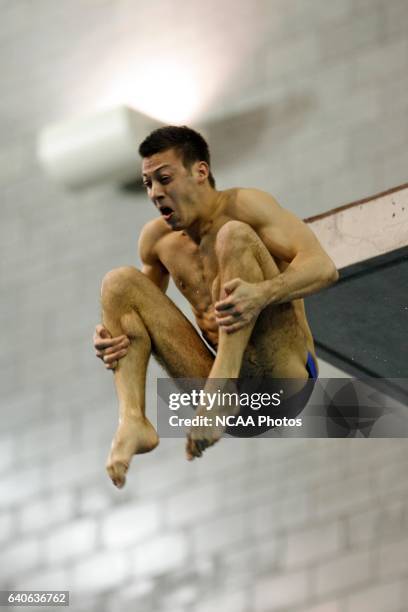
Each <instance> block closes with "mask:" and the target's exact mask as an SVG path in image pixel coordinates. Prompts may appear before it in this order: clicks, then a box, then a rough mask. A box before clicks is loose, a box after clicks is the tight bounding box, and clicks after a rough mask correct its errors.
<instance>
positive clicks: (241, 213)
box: [231, 187, 282, 226]
mask: <svg viewBox="0 0 408 612" xmlns="http://www.w3.org/2000/svg"><path fill="white" fill-rule="evenodd" d="M234 191H235V194H234V195H235V197H233V198H232V210H231V213H232V215H233V216H234V218H236V219H238V220H239V221H243V222H244V223H248V224H249V225H252V226H256V225H262V224H263V223H265V222H268V221H269V222H270V220H271V217H273V216H274V215H279V213H280V212H281V211H282V208H281V206H280V205H279V203H278V202H277V201H276V199H275V198H274V197H273V196H272V195H271V194H270V193H267V192H266V191H262V190H261V189H253V188H243V187H239V188H237V189H235V190H234Z"/></svg>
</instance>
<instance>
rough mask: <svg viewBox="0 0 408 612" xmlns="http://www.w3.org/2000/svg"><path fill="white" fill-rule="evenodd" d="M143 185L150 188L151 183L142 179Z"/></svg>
mask: <svg viewBox="0 0 408 612" xmlns="http://www.w3.org/2000/svg"><path fill="white" fill-rule="evenodd" d="M143 185H144V186H145V187H146V189H150V187H151V186H152V184H151V183H149V182H147V181H143Z"/></svg>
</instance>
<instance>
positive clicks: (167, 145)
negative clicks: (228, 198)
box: [139, 125, 215, 187]
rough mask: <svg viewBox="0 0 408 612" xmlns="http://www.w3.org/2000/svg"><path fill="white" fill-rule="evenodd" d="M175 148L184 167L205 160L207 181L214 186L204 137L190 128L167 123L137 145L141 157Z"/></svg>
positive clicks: (208, 152) (189, 166)
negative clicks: (207, 173) (208, 170)
mask: <svg viewBox="0 0 408 612" xmlns="http://www.w3.org/2000/svg"><path fill="white" fill-rule="evenodd" d="M167 149H175V150H176V151H177V152H178V153H179V154H180V156H181V159H182V161H183V165H184V167H185V168H191V165H192V164H193V163H194V162H196V161H205V162H206V163H207V164H208V166H209V167H210V174H209V175H208V182H209V183H210V185H211V187H215V179H214V177H213V175H212V172H211V165H210V151H209V148H208V144H207V143H206V141H205V140H204V138H203V137H202V136H201V134H199V133H198V132H196V131H195V130H192V129H191V128H189V127H187V126H185V125H182V126H177V125H167V126H165V127H161V128H158V129H157V130H154V131H153V132H151V134H149V136H147V138H145V139H144V141H143V142H142V144H141V145H140V146H139V154H140V155H141V157H150V156H151V155H154V154H155V153H161V152H162V151H167Z"/></svg>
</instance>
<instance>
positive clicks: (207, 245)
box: [140, 189, 315, 378]
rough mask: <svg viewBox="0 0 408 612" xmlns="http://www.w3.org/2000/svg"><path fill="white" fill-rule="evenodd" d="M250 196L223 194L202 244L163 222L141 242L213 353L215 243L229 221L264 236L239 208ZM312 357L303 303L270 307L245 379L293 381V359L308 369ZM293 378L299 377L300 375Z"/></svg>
mask: <svg viewBox="0 0 408 612" xmlns="http://www.w3.org/2000/svg"><path fill="white" fill-rule="evenodd" d="M251 191H252V192H253V191H254V190H244V189H230V190H227V191H223V192H220V198H219V206H218V208H217V215H216V216H215V217H214V218H213V219H212V222H211V224H210V225H209V227H208V230H207V232H206V234H205V236H204V237H203V238H201V240H200V243H199V244H197V243H196V242H195V241H194V240H193V239H192V238H191V237H190V236H189V235H188V234H187V233H186V232H185V231H174V230H172V229H171V228H170V227H169V226H168V225H167V223H166V222H165V221H164V220H163V219H162V218H159V219H154V220H153V221H151V222H149V223H148V224H147V225H146V226H145V228H144V230H143V233H142V236H141V239H140V251H141V254H142V259H144V260H145V261H146V262H153V261H155V259H156V258H157V261H156V265H157V263H158V262H160V264H161V266H162V267H163V270H162V273H163V280H162V282H163V285H167V280H166V276H167V275H170V277H171V278H172V279H173V281H174V283H175V285H176V287H177V288H178V290H179V291H180V293H182V294H183V296H184V297H185V298H186V299H187V301H188V302H189V303H190V305H191V308H192V311H193V314H194V317H195V320H196V323H197V325H198V327H199V328H200V330H201V333H202V335H203V337H204V339H205V340H206V341H207V343H208V344H209V345H210V346H211V347H212V348H214V349H215V350H216V349H217V346H218V339H219V327H218V324H217V322H216V316H215V309H214V304H215V302H217V301H218V299H219V292H220V277H219V270H218V262H217V257H216V253H215V242H216V237H217V234H218V232H219V230H220V229H221V227H222V226H223V225H225V224H226V223H227V222H228V221H231V220H237V221H242V222H244V223H248V224H249V225H250V226H251V227H252V228H253V229H254V230H255V231H256V232H257V233H258V232H259V229H261V230H262V226H261V222H258V223H256V216H255V215H250V214H248V212H245V210H243V206H242V204H241V201H242V200H245V193H246V192H247V193H248V192H251ZM259 194H262V197H263V198H264V199H268V198H271V196H268V194H265V193H263V192H258V193H257V195H258V197H259ZM242 196H243V197H242ZM271 199H272V198H271ZM251 216H252V217H253V218H251ZM251 221H252V223H251ZM258 236H259V233H258ZM260 238H261V236H260ZM261 239H262V238H261ZM266 256H267V255H266ZM271 257H272V256H271ZM274 261H275V263H276V265H277V267H278V269H279V272H283V271H284V270H285V269H286V268H287V266H288V265H289V264H288V262H286V261H284V260H283V259H279V258H277V257H276V256H275V257H274ZM163 288H164V287H163ZM308 352H310V353H312V355H313V356H314V357H315V349H314V344H313V337H312V334H311V331H310V328H309V325H308V322H307V319H306V314H305V308H304V303H303V300H302V299H296V300H293V301H292V302H287V303H284V304H276V305H272V306H268V307H267V308H265V309H264V310H263V311H262V312H261V314H260V315H259V318H258V322H257V324H256V325H255V329H254V331H253V333H252V336H251V338H250V341H249V343H248V346H247V350H246V352H245V354H244V363H243V370H244V371H243V372H242V373H243V374H245V375H248V376H251V375H253V376H254V375H256V376H262V375H269V376H274V377H277V376H280V377H282V378H283V377H288V378H289V377H291V371H290V369H289V370H288V367H287V366H288V365H289V364H290V362H291V361H292V359H293V357H297V356H299V357H300V359H301V360H302V361H303V363H306V357H307V353H308ZM294 376H299V373H298V370H296V371H295V374H294Z"/></svg>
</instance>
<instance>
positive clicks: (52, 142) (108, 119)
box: [37, 106, 161, 188]
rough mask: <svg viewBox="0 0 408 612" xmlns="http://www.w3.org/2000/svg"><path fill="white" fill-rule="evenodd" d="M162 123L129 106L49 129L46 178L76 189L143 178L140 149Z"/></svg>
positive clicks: (41, 141) (43, 143)
mask: <svg viewBox="0 0 408 612" xmlns="http://www.w3.org/2000/svg"><path fill="white" fill-rule="evenodd" d="M160 125H161V124H160V123H159V122H157V121H155V120H154V119H151V118H150V117H147V116H146V115H142V114H141V113H138V112H136V111H135V110H133V109H131V108H129V107H128V106H119V107H117V108H113V109H111V110H108V111H104V112H99V113H97V114H95V115H91V116H87V117H82V118H78V119H73V120H69V121H64V122H62V123H58V124H55V125H51V126H47V127H45V128H44V129H43V131H42V132H41V134H40V135H39V138H38V142H37V155H38V158H39V160H40V162H41V165H42V167H43V168H44V170H45V171H46V173H47V174H48V175H49V176H50V177H51V178H52V179H53V180H55V181H56V182H58V183H60V184H62V185H64V186H65V187H71V188H83V187H87V186H91V185H96V184H100V183H108V182H115V183H125V182H130V181H134V180H136V179H137V178H139V177H140V160H139V158H138V152H137V149H138V145H139V144H140V143H141V141H142V140H143V138H144V137H145V136H147V135H148V133H149V132H150V131H152V130H153V129H155V128H157V127H159V126H160Z"/></svg>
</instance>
